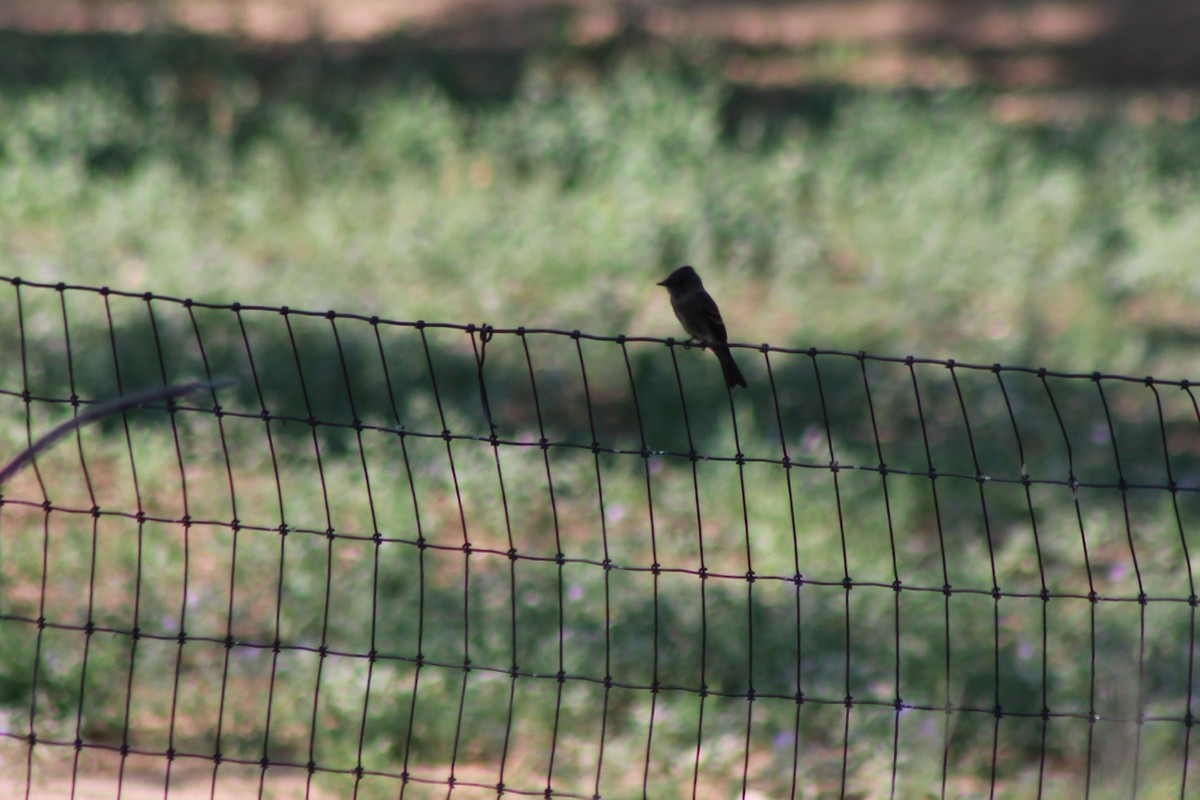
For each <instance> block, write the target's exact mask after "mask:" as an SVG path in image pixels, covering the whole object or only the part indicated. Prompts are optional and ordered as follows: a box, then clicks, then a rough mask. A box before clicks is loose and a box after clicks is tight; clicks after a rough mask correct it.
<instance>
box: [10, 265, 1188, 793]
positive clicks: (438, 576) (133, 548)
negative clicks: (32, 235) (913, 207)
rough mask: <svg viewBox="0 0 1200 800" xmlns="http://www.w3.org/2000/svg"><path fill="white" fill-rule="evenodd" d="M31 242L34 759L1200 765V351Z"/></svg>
mask: <svg viewBox="0 0 1200 800" xmlns="http://www.w3.org/2000/svg"><path fill="white" fill-rule="evenodd" d="M0 280H3V283H4V285H3V286H2V287H0V288H4V289H6V290H7V291H6V293H5V295H4V296H3V297H2V298H0V320H2V323H0V347H2V352H4V353H5V358H4V363H3V366H2V367H0V376H2V377H0V418H2V419H3V422H4V424H3V425H2V426H0V437H3V438H0V446H2V447H3V450H2V451H0V461H7V460H8V459H9V458H16V457H17V455H18V454H19V453H20V452H21V451H23V450H24V449H26V448H28V447H32V446H34V444H35V442H36V440H37V439H38V437H39V436H40V435H41V434H43V433H45V432H46V431H49V430H51V429H53V428H54V427H55V426H56V425H62V424H63V423H65V422H69V421H70V420H73V419H78V418H80V417H86V416H87V415H88V411H89V409H95V408H97V407H99V406H100V405H101V404H103V403H105V402H111V401H112V400H113V398H118V397H128V396H131V395H134V394H135V393H138V392H146V391H148V390H153V389H155V388H162V387H171V386H174V385H178V384H180V383H181V382H202V383H201V384H199V385H201V386H202V387H203V388H202V390H201V391H200V392H199V393H193V394H191V395H189V396H186V397H176V396H174V395H173V394H172V393H170V392H168V394H171V395H172V396H169V397H168V396H165V395H164V396H163V398H162V399H159V400H155V401H153V402H149V403H143V404H140V405H136V406H132V405H130V406H126V405H121V406H118V407H115V408H117V410H116V411H115V412H114V413H112V414H110V415H108V416H105V417H104V418H102V419H99V420H98V421H96V422H94V423H93V424H91V425H89V426H87V427H74V428H71V429H70V432H69V433H68V435H67V437H66V438H65V439H64V440H63V441H61V442H59V443H58V445H57V446H55V447H53V448H51V449H48V450H45V451H44V452H41V453H39V454H38V456H37V457H36V459H34V460H33V461H32V463H31V464H30V465H29V466H28V467H27V468H26V469H24V470H22V471H20V472H19V473H17V474H16V475H15V477H14V478H12V479H11V480H10V481H9V482H8V483H7V484H6V485H4V486H0V492H2V494H0V641H2V645H0V772H5V773H7V774H8V775H9V776H10V777H9V778H8V779H7V780H8V781H9V783H8V784H7V791H9V792H10V793H11V792H16V793H17V794H19V793H21V792H23V793H24V796H26V797H37V796H40V793H42V792H43V791H44V792H47V793H52V792H59V793H60V794H54V795H53V796H60V795H61V793H62V792H64V791H65V790H66V789H67V788H69V791H70V793H71V795H72V796H75V794H76V793H77V792H79V791H82V789H83V786H84V784H85V782H87V781H92V780H95V779H96V778H97V777H101V778H103V779H105V780H107V781H109V786H110V789H109V793H110V794H115V796H116V797H133V796H141V795H136V793H135V785H136V786H138V787H144V786H145V785H146V784H147V783H149V784H151V785H153V786H154V787H157V788H156V789H155V791H156V792H157V793H160V794H162V796H164V797H168V796H174V797H192V796H205V797H213V798H215V797H225V796H228V797H234V796H245V794H246V793H247V787H251V789H252V790H253V791H250V794H253V793H254V792H257V795H258V796H259V797H266V796H273V793H274V792H277V791H283V790H284V787H285V786H287V787H294V786H295V785H296V781H302V782H303V783H302V787H303V788H302V792H303V796H312V797H326V796H338V797H342V796H353V797H400V798H417V797H433V796H438V797H449V796H450V795H451V794H454V795H456V796H464V797H491V796H495V797H500V796H501V795H515V796H542V797H578V798H598V797H602V796H610V797H615V796H630V795H635V794H636V795H640V796H647V797H675V796H689V797H701V798H708V797H729V796H741V797H765V796H770V797H815V796H822V797H824V796H839V797H846V796H890V797H905V796H913V795H915V794H920V795H936V796H940V797H947V796H962V795H973V796H982V795H983V794H985V793H986V794H988V795H990V796H1022V797H1029V796H1036V797H1059V796H1083V797H1090V796H1105V797H1107V796H1112V795H1121V796H1124V795H1129V796H1132V797H1137V796H1148V797H1158V796H1178V797H1180V798H1184V797H1187V796H1190V794H1192V793H1194V792H1195V791H1196V788H1195V787H1196V781H1195V778H1194V777H1193V773H1194V771H1195V759H1196V748H1195V747H1194V745H1193V742H1192V738H1191V734H1192V731H1193V727H1194V721H1195V716H1194V712H1193V704H1194V693H1195V689H1196V670H1195V657H1196V650H1197V648H1196V606H1197V595H1196V589H1195V578H1194V573H1193V566H1192V561H1191V556H1190V552H1191V549H1193V548H1194V547H1195V546H1196V544H1197V536H1198V534H1197V526H1196V524H1195V522H1194V520H1195V519H1196V517H1197V515H1198V514H1200V404H1198V403H1197V398H1196V393H1195V387H1194V386H1193V384H1191V383H1189V382H1188V381H1186V380H1160V379H1156V378H1151V377H1132V376H1123V375H1110V374H1101V373H1089V374H1076V373H1066V372H1057V371H1052V370H1047V369H1031V368H1024V367H1010V366H1001V365H999V364H995V365H984V364H965V363H957V362H955V361H945V360H935V359H923V358H913V357H905V358H892V357H881V356H875V355H869V354H866V353H848V352H835V351H828V350H819V349H815V348H810V349H792V348H784V347H772V346H767V345H762V346H758V347H753V346H745V345H738V346H735V349H734V353H735V354H736V356H737V358H738V361H739V362H740V363H741V365H742V369H743V371H744V372H745V373H746V375H747V378H748V380H749V383H750V388H749V389H748V390H745V391H742V390H737V391H736V392H735V393H730V392H728V391H727V390H726V389H725V387H724V385H723V383H722V381H721V379H720V371H719V369H718V365H717V363H716V360H715V359H713V358H712V355H711V354H710V353H706V352H704V351H703V349H702V348H699V347H696V346H692V345H687V344H684V343H682V342H679V341H675V340H670V339H668V340H662V339H655V338H648V337H631V336H596V335H590V334H585V333H582V332H579V331H561V330H546V329H533V328H515V329H508V328H498V327H491V326H488V325H485V324H466V325H461V324H446V323H430V322H422V321H416V322H403V321H396V320H387V319H381V318H378V317H373V316H372V317H366V316H361V315H355V314H344V313H335V312H332V311H329V312H313V311H302V310H296V309H289V308H286V307H284V308H271V307H264V306H253V305H245V304H240V303H232V304H212V303H201V302H193V301H191V300H185V299H177V298H171V297H162V296H157V295H153V294H150V293H144V294H139V293H128V292H121V291H115V290H110V289H107V288H92V287H83V286H66V285H64V284H57V285H50V284H40V283H33V282H29V281H22V280H20V279H17V278H3V279H0ZM225 382H228V383H225ZM195 385H196V384H194V383H193V384H190V386H191V388H195ZM89 419H90V418H89ZM285 782H286V783H285ZM88 785H91V784H88ZM14 796H17V795H16V794H14ZM47 796H49V794H47Z"/></svg>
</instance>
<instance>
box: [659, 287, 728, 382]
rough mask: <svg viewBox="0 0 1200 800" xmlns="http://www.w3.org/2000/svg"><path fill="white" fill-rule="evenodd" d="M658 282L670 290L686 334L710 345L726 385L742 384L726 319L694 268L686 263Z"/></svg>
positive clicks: (676, 313)
mask: <svg viewBox="0 0 1200 800" xmlns="http://www.w3.org/2000/svg"><path fill="white" fill-rule="evenodd" d="M658 285H659V286H665V287H667V291H668V292H670V294H671V309H672V310H673V311H674V312H675V316H676V318H678V319H679V324H681V325H683V329H684V330H685V331H687V332H688V335H689V336H691V337H692V338H693V339H696V340H698V341H700V342H703V343H704V344H706V345H708V346H709V347H711V348H712V351H713V353H715V354H716V356H717V361H720V362H721V371H722V372H724V373H725V385H726V386H728V387H729V388H730V389H732V388H733V387H734V386H741V387H743V388H745V386H746V379H745V378H744V377H742V371H741V370H740V369H738V366H737V364H735V363H734V361H733V354H732V353H730V352H729V347H728V346H726V344H725V343H726V342H728V341H729V335H728V334H727V333H726V332H725V322H724V321H723V320H722V319H721V312H720V311H719V310H718V309H717V304H716V302H715V301H714V300H713V299H712V295H710V294H709V293H708V292H706V291H704V284H703V283H701V282H700V276H699V275H697V274H696V270H694V269H692V268H691V267H688V266H683V267H680V268H679V269H677V270H675V271H674V272H672V273H671V274H670V275H668V276H667V277H666V279H665V280H661V281H659V282H658Z"/></svg>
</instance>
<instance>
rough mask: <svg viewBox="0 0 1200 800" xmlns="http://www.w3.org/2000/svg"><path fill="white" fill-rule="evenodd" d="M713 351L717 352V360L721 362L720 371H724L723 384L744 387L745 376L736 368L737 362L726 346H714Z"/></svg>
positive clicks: (730, 386)
mask: <svg viewBox="0 0 1200 800" xmlns="http://www.w3.org/2000/svg"><path fill="white" fill-rule="evenodd" d="M713 352H714V353H716V354H717V360H718V361H720V362H721V371H722V372H724V373H725V385H726V386H728V387H729V388H730V389H732V388H733V387H735V386H741V387H742V388H743V389H745V388H746V378H745V376H743V375H742V371H741V370H740V369H738V365H737V362H735V361H734V360H733V353H731V352H729V348H728V347H714V348H713Z"/></svg>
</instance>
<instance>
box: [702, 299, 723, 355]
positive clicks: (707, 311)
mask: <svg viewBox="0 0 1200 800" xmlns="http://www.w3.org/2000/svg"><path fill="white" fill-rule="evenodd" d="M700 311H701V313H703V314H704V318H705V319H706V320H707V321H708V324H709V325H711V326H712V332H713V334H714V335H715V336H716V339H717V341H718V342H720V343H722V344H724V343H725V342H727V341H729V334H728V333H726V332H725V320H723V319H721V312H720V310H718V309H717V303H716V301H715V300H713V299H712V295H710V294H709V293H708V292H702V293H701V295H700Z"/></svg>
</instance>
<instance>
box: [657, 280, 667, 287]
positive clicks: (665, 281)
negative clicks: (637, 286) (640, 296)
mask: <svg viewBox="0 0 1200 800" xmlns="http://www.w3.org/2000/svg"><path fill="white" fill-rule="evenodd" d="M655 285H656V286H666V285H667V279H666V278H663V279H662V280H661V281H659V282H658V283H657V284H655Z"/></svg>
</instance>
